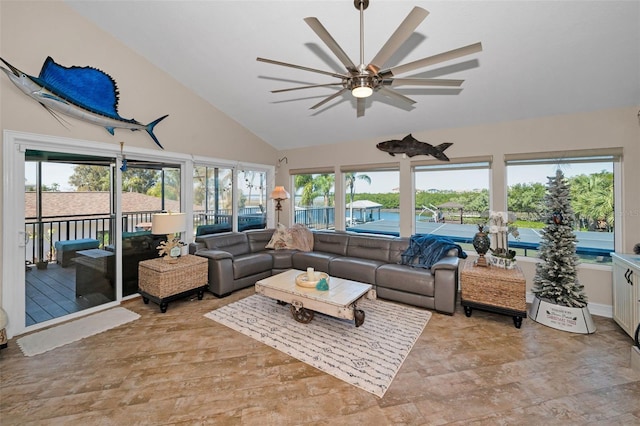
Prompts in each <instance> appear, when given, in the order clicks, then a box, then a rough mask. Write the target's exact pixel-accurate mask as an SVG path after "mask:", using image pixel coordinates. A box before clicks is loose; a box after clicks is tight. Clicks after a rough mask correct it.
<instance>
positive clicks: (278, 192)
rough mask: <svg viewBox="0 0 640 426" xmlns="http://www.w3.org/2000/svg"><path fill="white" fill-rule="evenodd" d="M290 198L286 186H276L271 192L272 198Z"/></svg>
mask: <svg viewBox="0 0 640 426" xmlns="http://www.w3.org/2000/svg"><path fill="white" fill-rule="evenodd" d="M288 198H289V193H288V192H287V190H286V189H284V186H276V187H275V188H274V190H273V192H271V199H272V200H287V199H288Z"/></svg>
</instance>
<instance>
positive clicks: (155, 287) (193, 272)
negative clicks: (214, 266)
mask: <svg viewBox="0 0 640 426" xmlns="http://www.w3.org/2000/svg"><path fill="white" fill-rule="evenodd" d="M207 267H208V263H207V259H206V258H204V257H199V256H192V255H187V256H182V257H180V258H179V259H178V261H177V262H176V263H170V262H167V261H166V260H164V258H158V259H151V260H145V261H143V262H140V263H139V264H138V286H139V287H140V290H142V291H144V292H145V293H148V294H151V295H153V296H156V297H159V298H163V297H169V296H173V295H175V294H180V293H182V292H184V291H187V290H192V289H194V288H198V287H202V286H204V285H206V284H207Z"/></svg>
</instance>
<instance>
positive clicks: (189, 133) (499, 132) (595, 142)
mask: <svg viewBox="0 0 640 426" xmlns="http://www.w3.org/2000/svg"><path fill="white" fill-rule="evenodd" d="M43 17H46V20H45V19H43ZM45 22H47V23H49V24H47V25H45V24H44V23H45ZM0 55H1V56H2V57H3V58H5V59H6V60H7V61H9V62H11V63H12V64H13V65H15V66H17V67H18V68H21V69H22V70H23V71H25V72H27V73H29V74H38V72H39V70H40V67H41V66H42V63H43V61H44V59H45V58H46V57H47V56H52V57H53V58H54V59H55V60H56V61H57V62H59V63H61V64H64V65H85V64H86V65H89V64H90V65H92V66H95V67H97V68H100V69H103V70H105V71H107V72H108V73H109V74H110V75H111V76H112V77H113V78H114V79H115V80H116V81H117V83H118V86H119V90H120V93H121V96H120V109H119V111H120V115H121V116H123V117H126V118H132V117H135V118H136V119H137V120H138V121H141V122H145V123H146V122H149V121H152V120H154V119H155V118H157V117H159V116H161V115H164V114H170V116H169V117H168V118H167V119H166V120H165V121H163V122H162V123H160V124H159V125H158V126H157V128H156V135H157V137H158V139H159V140H160V142H161V143H162V144H163V145H164V146H165V149H166V150H167V151H173V152H183V153H189V154H196V155H205V156H209V157H216V158H224V159H229V160H243V161H247V162H253V163H263V164H276V163H277V159H278V158H282V157H283V156H287V158H288V162H287V163H285V162H283V163H281V167H280V168H279V169H278V170H277V175H276V183H277V184H283V185H285V186H287V188H288V187H289V181H288V175H289V174H288V171H289V169H291V168H295V169H300V168H306V167H314V168H315V167H329V168H334V169H335V170H336V171H337V170H339V167H340V166H341V165H358V164H367V163H384V162H389V161H393V162H395V163H396V164H397V163H400V170H401V178H400V181H401V185H402V186H401V191H403V192H402V198H401V202H402V203H403V206H408V205H410V200H411V194H408V193H407V189H406V188H407V187H410V182H411V179H410V176H409V174H410V160H409V159H402V158H401V157H396V158H394V159H392V157H390V156H389V155H388V154H386V153H383V152H381V151H378V150H377V149H376V148H375V144H376V143H377V142H380V141H381V140H386V139H391V138H395V137H400V136H404V134H402V135H381V137H380V138H378V139H376V140H359V141H352V142H349V143H344V144H336V145H328V146H321V147H315V148H305V149H297V150H287V151H284V152H276V151H275V150H274V149H273V147H271V146H270V145H268V144H266V143H265V142H264V141H262V140H260V139H259V138H258V137H257V136H255V135H254V134H252V133H251V132H249V131H247V129H245V128H243V127H242V126H240V125H239V124H238V123H236V122H235V121H233V120H231V119H230V118H229V117H227V116H226V115H224V114H223V113H221V112H220V111H219V110H217V109H216V108H214V107H212V106H211V105H210V104H207V103H206V102H204V101H203V100H202V99H201V98H199V97H198V96H197V95H196V94H194V93H192V92H189V91H188V90H186V89H185V88H184V87H183V86H182V85H181V84H179V83H177V82H176V81H174V80H172V79H171V78H170V77H169V76H167V75H166V74H165V73H164V72H163V71H161V70H158V69H156V68H154V67H152V66H151V65H150V64H149V63H148V62H147V61H146V60H145V59H144V58H142V57H141V56H139V55H137V54H136V53H134V52H132V51H130V50H129V49H127V48H125V47H124V46H123V45H122V44H121V43H120V42H119V41H117V40H115V39H113V38H112V37H111V36H109V35H107V34H105V33H104V32H102V30H100V29H98V28H97V27H95V26H93V25H92V24H90V23H89V22H88V21H86V20H84V19H83V18H81V17H80V16H79V15H77V14H76V13H75V12H73V11H72V10H71V9H69V8H68V7H67V6H66V5H64V4H63V3H59V2H17V1H15V2H13V1H12V2H7V1H0ZM639 108H640V107H639V106H634V107H630V108H622V109H616V110H607V111H597V112H590V113H582V114H574V115H566V116H555V117H545V118H540V119H532V120H522V121H516V122H507V123H496V124H486V125H481V126H475V127H466V128H457V129H442V130H437V131H422V132H421V131H417V130H416V129H407V132H412V133H413V135H414V136H415V137H416V138H417V139H419V140H422V141H427V142H430V143H442V142H453V143H454V145H453V146H452V147H451V148H449V150H447V154H448V155H449V156H450V157H470V156H478V155H492V156H493V159H494V163H493V164H494V166H493V167H494V171H493V185H494V187H501V186H500V185H503V183H504V182H503V181H504V170H503V168H504V164H503V162H502V160H503V156H504V155H505V154H512V153H520V152H540V151H562V150H575V149H586V148H603V147H622V148H623V150H624V160H623V178H622V186H623V188H622V195H623V211H622V212H621V213H620V214H619V216H618V219H619V221H620V222H621V223H622V229H623V232H622V233H621V235H620V237H621V239H622V243H621V247H622V248H623V251H624V252H629V251H631V248H632V247H633V245H634V244H635V243H637V242H640V196H639V195H638V193H639V191H638V184H640V167H638V165H640V124H639V122H638V117H637V114H638V109H639ZM416 120H417V121H418V122H419V120H420V117H416ZM69 121H70V123H71V127H70V128H69V129H68V130H67V129H65V128H64V127H62V126H61V125H60V124H59V123H57V122H56V121H55V120H54V119H53V118H52V117H51V116H49V114H48V113H47V112H46V111H44V109H43V108H42V107H41V106H40V105H38V104H37V103H36V102H35V101H33V100H30V99H27V98H26V97H25V95H23V94H22V93H20V92H18V90H17V89H16V88H15V87H14V86H13V85H12V84H11V83H10V82H9V80H8V79H7V78H6V76H0V129H10V130H17V131H24V132H30V133H40V134H47V135H56V136H64V137H70V138H76V139H85V140H92V141H100V142H106V143H113V144H118V142H119V141H125V143H126V145H125V146H136V147H145V148H148V147H153V146H154V145H153V142H152V141H151V139H150V138H149V137H148V135H146V133H141V132H130V131H126V130H116V135H115V137H114V136H111V135H109V134H108V133H107V132H106V131H105V130H104V129H101V128H99V127H97V126H93V125H90V124H85V123H83V122H80V121H77V120H73V119H70V120H69ZM336 153H339V155H336ZM0 167H1V165H0ZM492 197H493V208H495V209H500V208H503V207H501V206H504V204H505V203H506V201H505V195H504V194H498V193H495V191H494V193H493V194H492ZM0 202H1V201H0ZM285 208H290V203H286V205H285ZM3 209H4V206H3ZM403 214H404V215H407V216H406V217H407V218H410V217H411V216H410V215H411V212H410V211H405V212H403ZM284 217H287V212H283V219H284ZM408 222H410V220H409V221H408ZM406 233H407V232H406V228H403V234H406ZM1 237H2V229H0V238H1ZM521 263H522V265H523V269H525V273H526V275H527V285H528V287H529V288H530V286H531V281H532V277H533V273H534V266H533V265H532V264H528V262H527V261H522V262H521ZM580 279H581V280H582V282H583V284H585V287H586V289H587V293H588V295H589V297H590V302H592V303H596V304H602V305H611V272H610V270H609V268H606V267H605V268H602V267H583V268H582V269H581V272H580ZM0 301H1V300H0Z"/></svg>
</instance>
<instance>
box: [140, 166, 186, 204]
mask: <svg viewBox="0 0 640 426" xmlns="http://www.w3.org/2000/svg"><path fill="white" fill-rule="evenodd" d="M162 186H163V185H162V179H161V178H160V179H157V180H156V182H155V184H154V185H153V187H151V188H149V190H148V191H147V192H146V194H147V195H151V196H154V197H158V198H160V197H162ZM164 197H165V199H166V200H179V199H180V170H179V169H165V171H164Z"/></svg>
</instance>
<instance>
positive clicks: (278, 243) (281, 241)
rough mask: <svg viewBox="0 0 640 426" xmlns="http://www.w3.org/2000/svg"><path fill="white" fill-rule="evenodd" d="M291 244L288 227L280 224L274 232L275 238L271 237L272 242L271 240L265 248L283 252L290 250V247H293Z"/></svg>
mask: <svg viewBox="0 0 640 426" xmlns="http://www.w3.org/2000/svg"><path fill="white" fill-rule="evenodd" d="M291 242H292V240H291V233H290V232H289V230H288V229H287V227H286V226H284V225H283V224H281V223H279V224H278V227H277V228H276V230H275V231H274V232H273V236H272V237H271V240H269V242H268V243H267V245H266V246H265V248H268V249H276V250H283V249H286V248H288V246H290V245H291Z"/></svg>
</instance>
